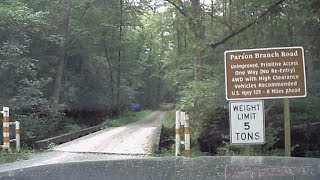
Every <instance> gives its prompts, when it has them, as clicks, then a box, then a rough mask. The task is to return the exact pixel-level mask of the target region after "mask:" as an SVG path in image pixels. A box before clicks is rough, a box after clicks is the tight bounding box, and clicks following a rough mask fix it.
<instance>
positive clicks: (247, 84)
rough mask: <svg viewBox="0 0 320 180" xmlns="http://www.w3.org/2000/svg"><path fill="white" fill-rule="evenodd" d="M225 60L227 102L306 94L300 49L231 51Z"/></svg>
mask: <svg viewBox="0 0 320 180" xmlns="http://www.w3.org/2000/svg"><path fill="white" fill-rule="evenodd" d="M224 59H225V81H226V98H227V100H240V99H270V98H294V97H305V96H306V94H307V89H306V75H305V63H304V52H303V48H302V47H281V48H264V49H244V50H231V51H226V52H225V53H224Z"/></svg>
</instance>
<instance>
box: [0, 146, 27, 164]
mask: <svg viewBox="0 0 320 180" xmlns="http://www.w3.org/2000/svg"><path fill="white" fill-rule="evenodd" d="M30 153H31V150H30V149H21V151H20V153H18V152H15V151H13V152H11V153H8V152H6V151H1V152H0V164H3V163H10V162H14V161H18V160H26V159H28V157H29V154H30Z"/></svg>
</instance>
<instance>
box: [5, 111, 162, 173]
mask: <svg viewBox="0 0 320 180" xmlns="http://www.w3.org/2000/svg"><path fill="white" fill-rule="evenodd" d="M165 114H166V111H161V110H159V111H154V112H153V113H151V114H150V115H148V116H147V117H145V118H143V119H142V120H140V121H137V122H135V123H131V124H128V125H125V126H122V127H112V128H106V129H104V130H101V131H98V132H95V133H93V134H90V135H87V136H84V137H81V138H79V139H76V140H73V141H70V142H67V143H64V144H61V145H59V146H56V147H54V148H53V149H52V150H51V151H49V152H44V153H37V154H32V155H31V156H30V158H29V159H28V160H22V161H17V162H14V163H7V164H0V172H4V171H8V170H14V169H21V168H26V167H32V166H39V165H46V164H54V163H67V162H78V161H99V160H115V159H131V158H143V157H145V156H149V155H150V154H151V153H152V145H153V141H154V139H155V137H156V136H158V132H157V131H158V128H159V127H160V125H161V121H162V120H163V119H164V117H165Z"/></svg>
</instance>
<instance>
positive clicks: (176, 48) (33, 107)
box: [0, 0, 320, 157]
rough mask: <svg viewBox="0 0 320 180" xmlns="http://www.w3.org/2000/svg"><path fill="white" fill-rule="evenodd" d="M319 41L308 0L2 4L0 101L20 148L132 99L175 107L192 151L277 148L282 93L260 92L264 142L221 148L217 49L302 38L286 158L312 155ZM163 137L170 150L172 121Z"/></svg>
mask: <svg viewBox="0 0 320 180" xmlns="http://www.w3.org/2000/svg"><path fill="white" fill-rule="evenodd" d="M319 44H320V1H319V0H265V1H259V0H237V1H235V0H190V1H189V0H1V2H0V82H1V85H0V105H1V106H2V107H4V106H6V107H10V117H11V118H12V119H15V120H19V121H21V126H22V127H23V128H22V140H23V144H24V145H25V146H30V145H31V144H32V143H33V142H34V141H36V140H40V139H44V138H48V137H51V136H53V135H58V134H61V133H65V132H67V129H68V127H69V128H70V125H78V126H85V127H89V126H94V125H98V124H100V123H102V122H103V121H105V119H106V118H110V117H117V116H119V115H121V114H123V113H125V112H127V111H130V105H131V104H132V103H139V104H140V105H141V107H142V108H143V109H157V108H158V107H159V105H161V104H162V103H175V104H176V110H178V109H183V110H185V111H187V112H189V114H190V123H191V129H192V130H191V136H192V144H191V146H192V148H193V149H194V150H195V151H199V152H201V153H205V154H210V155H215V154H219V155H229V154H241V153H243V151H249V153H250V154H251V155H257V154H258V155H283V100H282V99H269V100H265V105H266V125H265V126H266V143H265V144H264V145H259V146H254V147H251V148H250V149H249V150H248V149H245V148H243V147H242V146H233V145H230V144H229V137H228V136H229V117H228V109H227V108H226V107H227V106H228V101H227V100H226V98H225V97H226V95H225V76H224V52H225V51H226V50H237V49H252V48H268V47H290V46H302V47H303V48H304V56H305V66H306V76H307V92H308V93H307V97H304V98H293V99H290V108H291V124H292V151H293V154H292V155H293V156H308V157H320V143H319V142H318V140H319V138H320V133H319V132H320V126H319V119H320V112H319V109H320V91H319V88H320V80H319V78H318V77H320V53H319V52H320V46H319ZM169 114H170V113H169ZM172 114H173V111H172V112H171V115H172ZM168 117H170V116H168ZM171 118H173V115H172V116H171ZM0 136H1V135H0ZM163 138H165V139H164V141H163V147H164V149H170V148H172V143H173V142H172V141H173V139H174V125H173V124H171V125H169V126H167V127H164V132H163Z"/></svg>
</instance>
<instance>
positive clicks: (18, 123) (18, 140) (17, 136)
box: [15, 121, 20, 152]
mask: <svg viewBox="0 0 320 180" xmlns="http://www.w3.org/2000/svg"><path fill="white" fill-rule="evenodd" d="M15 124H16V151H17V152H20V122H19V121H16V122H15Z"/></svg>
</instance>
